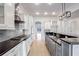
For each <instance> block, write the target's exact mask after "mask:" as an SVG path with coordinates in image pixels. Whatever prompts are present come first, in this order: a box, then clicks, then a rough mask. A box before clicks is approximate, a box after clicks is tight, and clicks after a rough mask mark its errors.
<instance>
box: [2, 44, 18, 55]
mask: <svg viewBox="0 0 79 59" xmlns="http://www.w3.org/2000/svg"><path fill="white" fill-rule="evenodd" d="M17 47H18V45H17V46H15V47H14V48H12V49H11V50H9V51H8V52H6V53H5V54H4V55H3V56H18V48H17Z"/></svg>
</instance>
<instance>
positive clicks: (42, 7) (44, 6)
mask: <svg viewBox="0 0 79 59" xmlns="http://www.w3.org/2000/svg"><path fill="white" fill-rule="evenodd" d="M21 5H22V6H23V7H24V9H25V11H26V12H27V13H28V14H30V15H33V16H36V14H35V12H40V15H39V16H44V12H47V13H48V15H47V16H53V15H52V12H55V13H56V15H55V16H60V15H61V14H62V4H61V3H52V4H51V5H48V3H40V4H39V5H35V4H34V3H21ZM73 6H79V4H78V3H66V10H70V11H71V7H72V9H74V8H73ZM69 8H70V9H69ZM77 12H79V11H77ZM77 12H76V13H77ZM76 15H77V14H76Z"/></svg>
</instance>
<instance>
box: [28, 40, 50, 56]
mask: <svg viewBox="0 0 79 59" xmlns="http://www.w3.org/2000/svg"><path fill="white" fill-rule="evenodd" d="M28 56H50V54H49V52H48V50H47V48H46V46H45V44H44V42H43V41H42V40H34V41H33V44H32V46H31V50H30V52H29V55H28Z"/></svg>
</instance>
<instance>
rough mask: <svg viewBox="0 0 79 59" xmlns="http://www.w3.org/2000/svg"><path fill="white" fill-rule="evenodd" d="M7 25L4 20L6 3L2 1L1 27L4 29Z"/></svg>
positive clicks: (0, 7)
mask: <svg viewBox="0 0 79 59" xmlns="http://www.w3.org/2000/svg"><path fill="white" fill-rule="evenodd" d="M5 27H6V25H5V20H4V3H0V29H4V28H5Z"/></svg>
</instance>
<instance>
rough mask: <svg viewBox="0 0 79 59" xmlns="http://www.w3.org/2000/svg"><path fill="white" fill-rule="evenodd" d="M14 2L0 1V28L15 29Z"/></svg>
mask: <svg viewBox="0 0 79 59" xmlns="http://www.w3.org/2000/svg"><path fill="white" fill-rule="evenodd" d="M14 14H15V4H13V3H5V4H4V3H0V29H15V25H14Z"/></svg>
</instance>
